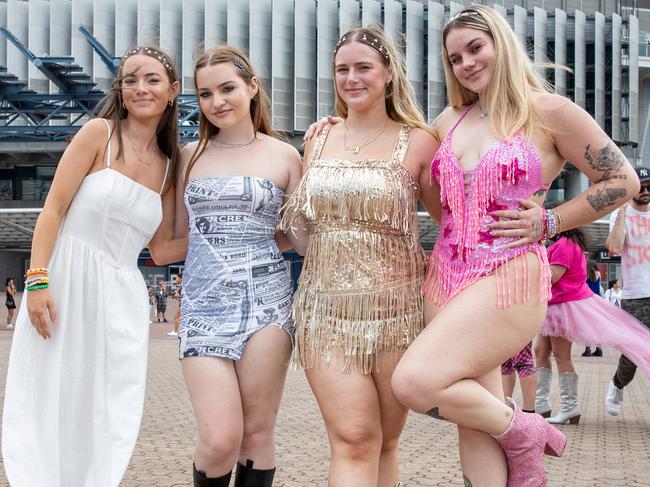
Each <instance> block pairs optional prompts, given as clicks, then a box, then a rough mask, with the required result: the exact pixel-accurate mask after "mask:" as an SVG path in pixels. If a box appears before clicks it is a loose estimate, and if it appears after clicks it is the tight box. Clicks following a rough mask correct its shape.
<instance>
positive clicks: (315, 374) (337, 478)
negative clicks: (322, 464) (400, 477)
mask: <svg viewBox="0 0 650 487" xmlns="http://www.w3.org/2000/svg"><path fill="white" fill-rule="evenodd" d="M305 373H306V375H307V380H308V381H309V385H310V386H311V390H312V391H313V393H314V396H316V401H318V406H319V407H320V410H321V414H322V415H323V419H324V420H325V427H326V428H327V436H328V438H329V442H330V449H331V457H332V460H331V464H330V474H329V483H328V485H329V487H349V486H351V485H359V486H361V485H363V486H373V485H377V482H378V475H379V457H380V454H381V449H382V433H381V428H382V417H381V410H380V402H379V393H378V391H377V386H376V385H375V381H374V379H373V377H372V375H371V374H367V375H361V374H354V373H352V374H343V373H341V372H338V371H337V368H336V364H335V363H331V364H330V366H329V368H313V369H308V370H306V371H305Z"/></svg>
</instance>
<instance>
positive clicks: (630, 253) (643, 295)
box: [605, 167, 650, 416]
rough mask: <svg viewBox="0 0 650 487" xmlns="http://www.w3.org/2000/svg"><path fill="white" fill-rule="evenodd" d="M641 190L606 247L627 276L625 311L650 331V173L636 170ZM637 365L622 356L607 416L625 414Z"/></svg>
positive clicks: (615, 219) (614, 220)
mask: <svg viewBox="0 0 650 487" xmlns="http://www.w3.org/2000/svg"><path fill="white" fill-rule="evenodd" d="M635 170H636V173H637V175H638V176H639V180H640V181H641V189H640V190H639V193H638V194H637V195H636V196H635V197H634V198H632V201H631V202H630V203H626V204H624V205H623V206H621V207H620V208H619V209H618V210H616V211H614V212H613V213H612V215H611V217H610V220H609V221H610V224H609V226H610V231H609V236H608V237H607V241H606V242H605V245H606V247H607V250H608V251H609V253H610V254H612V255H617V254H620V256H621V270H622V274H623V285H624V286H625V287H624V288H623V293H622V299H621V308H623V309H624V310H625V311H627V312H628V313H630V314H631V315H633V316H634V317H635V318H637V319H638V320H639V321H640V322H641V323H643V324H644V325H645V326H647V327H648V328H650V170H648V168H646V167H637V168H635ZM636 368H637V367H636V365H635V364H634V363H633V362H632V361H630V359H628V358H627V357H626V356H625V355H621V358H620V360H619V362H618V368H617V369H616V373H615V374H614V377H613V379H612V381H611V382H610V384H609V388H608V389H607V397H606V399H605V405H606V407H607V412H608V413H609V414H611V415H612V416H616V415H617V414H618V413H619V412H620V411H621V401H622V400H623V388H624V387H625V386H627V385H628V384H629V383H630V382H632V379H633V378H634V374H635V373H636Z"/></svg>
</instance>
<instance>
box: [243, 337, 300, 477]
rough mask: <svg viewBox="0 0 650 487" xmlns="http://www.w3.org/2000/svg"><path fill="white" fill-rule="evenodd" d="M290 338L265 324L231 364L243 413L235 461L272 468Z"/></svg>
mask: <svg viewBox="0 0 650 487" xmlns="http://www.w3.org/2000/svg"><path fill="white" fill-rule="evenodd" d="M290 353H291V339H290V338H289V335H288V334H287V332H286V331H284V330H282V329H281V328H279V327H278V326H273V325H269V326H266V327H264V328H262V329H261V330H260V331H258V332H257V333H255V334H254V335H253V336H252V337H251V338H250V339H249V340H248V343H247V344H246V348H245V349H244V353H243V354H242V358H241V360H240V361H239V362H237V363H236V364H235V370H236V371H237V379H238V380H239V390H240V392H241V398H242V407H243V412H244V435H243V440H242V444H241V449H240V451H239V463H241V464H242V465H246V461H247V460H252V461H253V462H254V466H253V468H255V469H261V470H268V469H272V468H275V441H274V433H275V422H276V419H277V415H278V408H279V407H280V400H281V399H282V391H283V389H284V380H285V377H286V374H287V367H288V365H289V356H290Z"/></svg>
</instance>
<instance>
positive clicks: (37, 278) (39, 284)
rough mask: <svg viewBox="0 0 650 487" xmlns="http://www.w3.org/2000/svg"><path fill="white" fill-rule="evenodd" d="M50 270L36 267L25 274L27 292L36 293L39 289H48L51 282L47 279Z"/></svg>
mask: <svg viewBox="0 0 650 487" xmlns="http://www.w3.org/2000/svg"><path fill="white" fill-rule="evenodd" d="M47 275H48V270H47V269H46V268H45V267H35V268H33V269H29V270H28V271H27V274H25V290H26V291H36V290H38V289H47V288H48V287H49V285H50V280H49V279H48V277H47Z"/></svg>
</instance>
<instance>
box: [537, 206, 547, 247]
mask: <svg viewBox="0 0 650 487" xmlns="http://www.w3.org/2000/svg"><path fill="white" fill-rule="evenodd" d="M541 210H542V235H541V236H540V238H539V240H540V241H544V240H546V232H547V231H548V228H547V227H546V209H545V208H541Z"/></svg>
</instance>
